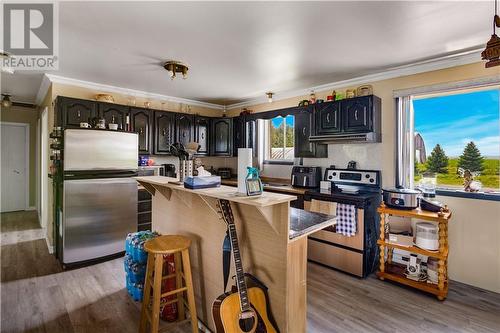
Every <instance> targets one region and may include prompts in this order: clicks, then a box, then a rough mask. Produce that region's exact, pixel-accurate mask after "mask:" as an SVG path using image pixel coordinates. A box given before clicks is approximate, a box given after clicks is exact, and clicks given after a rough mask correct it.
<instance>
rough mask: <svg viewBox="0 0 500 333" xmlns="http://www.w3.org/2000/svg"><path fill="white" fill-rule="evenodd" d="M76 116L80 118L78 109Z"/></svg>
mask: <svg viewBox="0 0 500 333" xmlns="http://www.w3.org/2000/svg"><path fill="white" fill-rule="evenodd" d="M76 116H77V117H78V118H80V116H81V113H80V110H78V111H76Z"/></svg>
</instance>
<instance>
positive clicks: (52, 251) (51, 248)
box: [45, 237, 54, 254]
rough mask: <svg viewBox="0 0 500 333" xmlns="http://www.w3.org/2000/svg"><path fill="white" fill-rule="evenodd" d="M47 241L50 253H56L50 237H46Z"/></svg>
mask: <svg viewBox="0 0 500 333" xmlns="http://www.w3.org/2000/svg"><path fill="white" fill-rule="evenodd" d="M45 243H47V249H48V250H49V254H54V246H52V245H50V243H49V239H48V238H47V237H45Z"/></svg>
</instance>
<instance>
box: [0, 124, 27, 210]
mask: <svg viewBox="0 0 500 333" xmlns="http://www.w3.org/2000/svg"><path fill="white" fill-rule="evenodd" d="M0 130H1V140H2V141H1V160H2V162H1V167H2V170H1V173H2V179H1V206H0V210H1V211H2V212H12V211H17V210H25V209H26V208H27V205H26V201H27V200H26V199H27V196H28V193H27V185H28V183H27V179H26V176H27V170H28V168H27V166H28V161H27V155H28V152H27V146H26V143H27V141H28V140H27V135H28V134H27V133H28V126H27V125H26V124H6V123H2V124H1V129H0Z"/></svg>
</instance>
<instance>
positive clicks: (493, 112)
mask: <svg viewBox="0 0 500 333" xmlns="http://www.w3.org/2000/svg"><path fill="white" fill-rule="evenodd" d="M499 91H500V90H499V89H494V90H483V91H477V92H471V93H466V94H456V95H448V96H440V97H432V98H425V99H417V100H414V101H413V108H414V110H415V131H416V132H418V133H420V135H422V137H423V138H424V142H425V147H426V151H427V155H429V154H430V153H431V151H432V149H433V148H434V146H435V145H436V144H438V143H439V144H440V145H441V146H442V147H443V149H444V150H445V152H446V154H447V155H448V156H450V157H454V156H460V155H461V154H462V152H463V150H464V147H465V145H466V144H467V143H468V142H470V141H474V143H475V144H476V145H477V146H478V148H479V150H480V151H481V154H482V155H483V156H496V157H498V156H500V110H499V105H500V104H499V103H500V102H499Z"/></svg>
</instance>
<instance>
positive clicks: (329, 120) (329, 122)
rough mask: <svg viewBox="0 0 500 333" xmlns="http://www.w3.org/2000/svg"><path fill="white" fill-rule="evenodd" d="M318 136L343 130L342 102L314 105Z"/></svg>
mask: <svg viewBox="0 0 500 333" xmlns="http://www.w3.org/2000/svg"><path fill="white" fill-rule="evenodd" d="M314 113H315V117H316V134H317V135H324V134H332V133H338V132H340V131H341V130H342V113H341V106H340V102H331V103H320V104H314Z"/></svg>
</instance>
